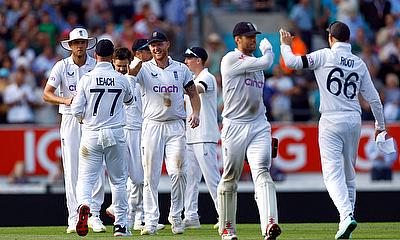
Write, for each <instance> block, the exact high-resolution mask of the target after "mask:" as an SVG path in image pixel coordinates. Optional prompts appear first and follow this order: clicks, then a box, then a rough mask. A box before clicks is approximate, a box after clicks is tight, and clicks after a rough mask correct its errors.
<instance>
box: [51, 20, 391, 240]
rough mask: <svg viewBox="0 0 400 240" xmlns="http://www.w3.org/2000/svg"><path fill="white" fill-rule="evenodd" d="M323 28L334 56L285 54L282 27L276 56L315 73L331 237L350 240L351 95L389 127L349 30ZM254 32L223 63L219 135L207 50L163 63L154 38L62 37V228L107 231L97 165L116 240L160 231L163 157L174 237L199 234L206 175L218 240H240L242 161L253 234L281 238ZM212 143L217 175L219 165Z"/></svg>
mask: <svg viewBox="0 0 400 240" xmlns="http://www.w3.org/2000/svg"><path fill="white" fill-rule="evenodd" d="M328 32H329V44H330V47H331V48H330V49H323V50H319V51H316V52H312V53H310V54H307V55H305V56H295V55H293V53H292V50H291V47H290V45H291V41H292V36H291V35H290V33H289V32H287V31H284V30H281V31H280V35H281V54H282V57H283V59H284V61H285V63H286V65H287V66H288V67H291V68H295V69H301V68H309V69H311V70H314V71H315V75H316V77H317V82H318V86H319V88H320V92H321V108H320V111H321V113H322V117H321V120H320V127H319V143H320V151H321V162H322V167H323V176H324V181H325V184H326V187H327V190H328V192H329V194H330V196H331V198H332V200H333V202H334V203H335V206H336V207H337V209H338V211H339V213H340V224H339V230H338V231H337V233H336V235H335V239H349V238H351V233H352V231H353V230H354V229H355V228H356V226H357V222H356V221H355V217H354V204H355V192H356V191H355V181H354V179H355V173H354V165H355V156H356V151H357V149H358V141H359V136H360V129H361V118H360V106H359V103H358V98H357V95H358V93H361V94H362V95H363V97H365V99H366V100H367V101H368V102H369V103H370V104H371V107H372V110H373V113H374V116H375V118H376V134H378V133H380V132H383V131H384V130H385V124H384V119H383V113H382V104H381V102H380V100H379V96H378V94H377V92H376V90H375V88H374V87H373V85H372V82H371V79H370V77H369V74H368V71H367V70H366V67H365V64H364V63H363V62H362V60H360V59H359V58H358V57H356V56H355V55H352V53H351V48H350V47H349V46H350V44H348V43H347V41H348V39H349V35H350V32H349V30H348V27H347V26H346V25H345V24H343V23H341V22H335V23H333V24H332V25H331V26H330V28H329V29H328ZM257 34H260V32H259V31H257V29H256V28H255V26H254V25H253V24H252V23H250V22H239V23H238V24H236V25H235V27H234V29H233V37H234V39H235V43H236V45H237V48H236V49H235V50H234V51H231V52H228V53H227V54H226V55H225V56H224V57H223V58H222V61H221V76H222V93H223V101H224V109H223V112H222V117H223V128H222V130H221V133H220V132H219V128H218V123H217V83H216V80H215V77H214V76H213V75H212V74H210V73H209V72H208V70H207V68H205V62H206V61H207V58H208V54H207V52H206V51H205V50H204V48H201V47H191V48H188V49H187V50H186V51H185V52H184V53H182V54H183V55H184V57H185V63H181V62H178V61H175V60H173V59H172V58H171V57H169V55H168V49H169V47H170V42H169V39H168V38H167V36H166V35H165V34H164V33H162V32H158V31H155V32H153V33H152V35H151V37H150V38H149V39H138V40H136V41H135V43H134V45H133V46H132V49H131V50H132V52H131V51H130V50H129V49H127V48H124V47H120V48H114V45H113V43H112V41H111V40H108V39H102V40H100V41H98V42H97V43H96V39H94V38H90V37H89V36H88V33H87V31H86V30H85V29H84V28H75V29H74V30H72V31H71V32H70V34H69V39H68V40H65V41H62V42H61V44H62V46H63V47H64V48H65V49H67V50H70V51H71V56H70V57H68V58H66V59H63V60H61V61H59V62H57V63H56V65H55V66H54V67H53V69H52V72H51V74H50V77H49V79H48V82H47V85H46V87H45V89H44V94H43V98H44V99H45V100H46V101H47V102H50V103H53V104H58V105H59V106H60V107H59V109H60V110H59V112H60V114H62V121H61V127H60V136H61V147H62V159H63V166H64V177H65V191H66V196H67V207H68V228H67V233H75V232H76V233H77V234H78V235H80V236H85V235H87V233H88V231H89V228H92V230H93V231H94V232H105V231H106V227H105V226H104V225H103V223H102V221H101V219H100V217H99V212H100V209H101V205H102V203H103V200H104V181H105V169H106V170H107V173H108V178H109V183H110V186H111V193H112V204H111V206H109V207H108V208H107V210H106V212H107V214H108V215H109V216H111V217H113V218H114V229H113V234H114V236H130V235H131V229H133V230H140V231H141V235H154V234H157V231H160V230H162V229H164V228H165V226H164V225H163V224H160V223H159V217H160V211H159V205H158V190H157V189H158V185H159V181H160V177H161V170H162V163H163V161H165V165H166V170H167V173H168V176H169V177H170V179H171V207H170V211H169V215H168V221H169V223H170V224H171V230H172V233H173V234H182V233H184V231H185V229H187V228H200V221H199V215H198V195H199V189H198V186H199V183H200V181H201V177H202V176H203V177H204V180H205V183H206V185H207V188H208V190H209V193H210V195H211V197H212V200H213V202H214V206H215V210H216V212H217V213H218V216H219V217H218V219H216V222H217V224H215V228H218V233H219V235H220V237H221V238H222V239H238V237H237V235H236V234H237V231H236V207H237V183H238V181H239V178H240V176H241V173H242V169H243V161H244V159H245V158H246V159H247V161H248V163H249V165H250V169H251V174H252V179H253V183H254V189H255V200H256V203H257V206H258V212H259V216H260V229H261V235H262V236H263V238H264V239H268V240H274V239H276V238H277V237H278V236H279V235H280V234H281V228H280V226H279V225H278V210H277V200H276V190H275V184H274V182H273V180H272V178H271V175H270V173H269V170H270V167H271V161H272V148H271V143H272V140H271V139H272V138H271V125H270V123H269V122H268V120H267V118H266V115H265V112H266V109H265V106H264V104H263V101H262V97H263V96H262V95H263V85H264V84H258V83H264V73H263V71H264V70H266V69H268V68H269V67H270V66H271V65H272V64H273V59H274V53H273V51H272V45H271V44H270V42H269V41H268V40H267V39H266V38H264V39H263V40H261V42H260V44H259V49H260V51H261V53H262V56H261V57H258V58H257V57H254V55H253V53H254V51H255V50H256V47H257V44H256V35H257ZM91 48H95V59H94V58H92V57H90V56H89V55H88V54H87V53H86V50H87V49H91ZM343 58H345V59H346V61H344V60H343ZM343 62H345V63H346V64H341V63H343ZM327 75H328V81H326V79H327ZM344 79H345V80H344ZM253 82H254V83H257V84H252V83H253ZM332 82H334V83H332ZM342 82H343V83H342ZM327 83H328V85H327ZM343 84H344V85H343ZM342 86H343V87H342ZM56 89H59V93H58V94H55V91H56ZM338 113H339V114H338ZM349 119H350V120H351V121H350V120H349ZM220 138H221V140H222V156H223V173H222V176H221V175H220V172H219V168H218V164H217V142H218V140H219V139H220ZM342 158H343V159H342ZM342 162H344V163H342ZM199 169H200V170H201V171H199ZM182 215H183V216H184V218H183V219H182Z"/></svg>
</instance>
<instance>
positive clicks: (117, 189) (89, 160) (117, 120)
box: [71, 39, 134, 236]
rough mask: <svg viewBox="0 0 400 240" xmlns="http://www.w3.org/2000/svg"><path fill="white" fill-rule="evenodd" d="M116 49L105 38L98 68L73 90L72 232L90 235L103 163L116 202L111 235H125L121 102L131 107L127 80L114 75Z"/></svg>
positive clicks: (125, 152)
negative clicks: (78, 129)
mask: <svg viewBox="0 0 400 240" xmlns="http://www.w3.org/2000/svg"><path fill="white" fill-rule="evenodd" d="M113 52H114V45H113V43H112V42H111V41H110V40H108V39H103V40H100V41H99V42H98V43H97V45H96V50H95V55H96V60H97V64H96V67H95V68H94V69H93V70H92V71H91V72H89V73H87V74H85V75H84V76H83V77H82V79H81V81H80V82H79V83H78V86H77V94H76V97H75V99H74V101H73V103H72V107H71V111H72V114H73V115H74V116H75V117H76V118H77V119H78V122H80V123H81V124H82V139H81V144H80V148H79V174H78V183H77V186H76V192H77V199H78V204H79V209H78V214H79V217H78V222H77V224H76V232H77V233H78V235H79V236H85V235H86V234H87V233H88V225H87V221H88V217H89V210H90V208H89V203H90V202H91V201H92V200H91V198H92V197H91V192H92V190H93V187H94V184H95V182H96V180H97V179H98V178H99V176H100V175H103V174H104V172H103V168H102V166H103V159H104V161H105V164H106V168H107V172H108V174H109V176H110V183H111V193H112V201H113V203H114V204H115V222H114V236H129V235H131V234H130V231H129V229H127V227H126V221H127V219H126V215H127V214H126V213H127V210H128V199H127V198H128V196H127V194H126V182H127V178H128V169H127V161H126V157H127V155H128V147H127V144H126V140H125V136H124V130H123V128H122V127H123V125H124V123H125V121H126V114H125V109H124V104H132V103H133V98H134V97H133V94H132V91H131V88H130V84H129V82H128V79H127V78H126V77H125V76H124V75H122V74H120V73H118V72H116V71H115V70H114V69H113V66H112V64H111V60H112V55H113Z"/></svg>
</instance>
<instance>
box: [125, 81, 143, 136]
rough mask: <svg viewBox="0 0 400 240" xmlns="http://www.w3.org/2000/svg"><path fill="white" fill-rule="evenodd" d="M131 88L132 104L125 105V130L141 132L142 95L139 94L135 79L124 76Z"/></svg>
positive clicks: (138, 86)
mask: <svg viewBox="0 0 400 240" xmlns="http://www.w3.org/2000/svg"><path fill="white" fill-rule="evenodd" d="M125 76H126V77H127V78H128V81H129V83H130V86H131V91H132V93H133V103H132V104H131V105H125V110H126V124H125V127H124V128H126V129H131V130H141V129H142V123H143V118H142V100H141V97H142V94H141V93H140V85H139V84H138V83H136V77H134V76H131V75H125Z"/></svg>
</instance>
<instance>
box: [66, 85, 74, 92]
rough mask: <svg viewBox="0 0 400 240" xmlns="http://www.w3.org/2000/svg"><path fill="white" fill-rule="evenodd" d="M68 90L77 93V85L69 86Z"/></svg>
mask: <svg viewBox="0 0 400 240" xmlns="http://www.w3.org/2000/svg"><path fill="white" fill-rule="evenodd" d="M68 89H69V90H70V91H76V85H69V86H68Z"/></svg>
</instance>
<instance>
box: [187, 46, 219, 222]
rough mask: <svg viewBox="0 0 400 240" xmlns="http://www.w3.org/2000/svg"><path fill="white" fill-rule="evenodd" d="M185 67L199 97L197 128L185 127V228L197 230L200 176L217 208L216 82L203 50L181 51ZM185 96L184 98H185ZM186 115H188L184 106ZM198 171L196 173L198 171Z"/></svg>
mask: <svg viewBox="0 0 400 240" xmlns="http://www.w3.org/2000/svg"><path fill="white" fill-rule="evenodd" d="M184 56H185V64H186V65H187V66H188V67H189V69H190V70H191V71H192V72H193V73H194V83H195V85H196V89H197V92H198V93H199V95H200V101H201V110H200V124H199V126H198V127H197V128H190V127H189V126H187V127H186V143H187V146H186V166H187V175H188V176H189V177H187V180H186V191H185V218H184V219H183V223H184V224H185V228H200V221H199V215H198V213H197V211H198V198H199V184H200V181H201V176H202V175H203V176H204V180H205V182H206V184H207V187H208V191H209V193H210V195H211V198H212V200H213V201H214V206H215V209H216V211H217V212H218V207H217V187H218V183H219V180H220V178H221V176H220V173H219V168H218V162H217V142H218V140H219V138H220V134H219V128H218V120H217V90H218V89H217V81H216V80H215V77H214V76H213V75H212V74H211V73H209V72H208V69H207V68H205V67H204V64H205V62H206V61H207V58H208V54H207V52H206V50H205V49H204V48H201V47H192V48H188V49H187V50H186V51H185V54H184ZM187 98H188V97H187V96H186V95H185V99H186V100H189V99H187ZM185 106H186V114H187V115H190V114H191V113H192V108H191V106H190V104H186V105H185ZM199 170H200V171H199Z"/></svg>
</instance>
